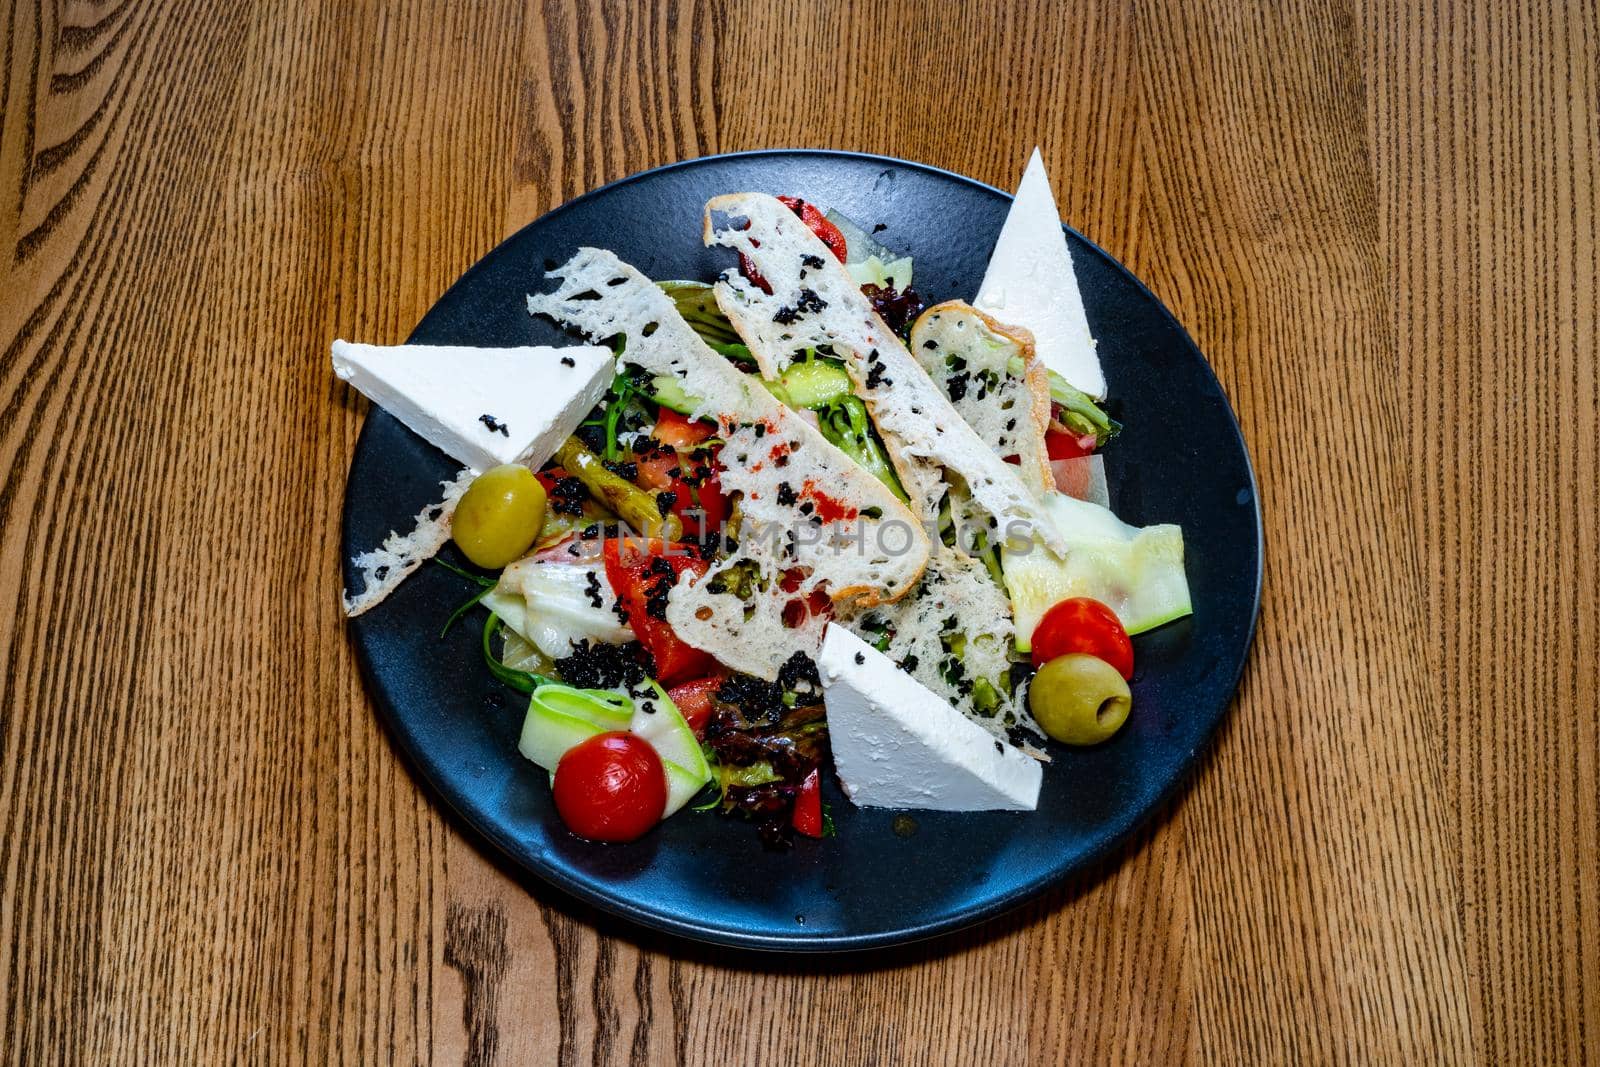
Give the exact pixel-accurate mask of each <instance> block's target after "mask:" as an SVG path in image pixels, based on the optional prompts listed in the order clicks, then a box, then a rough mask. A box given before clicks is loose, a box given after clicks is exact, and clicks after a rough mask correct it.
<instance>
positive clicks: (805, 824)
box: [790, 770, 822, 837]
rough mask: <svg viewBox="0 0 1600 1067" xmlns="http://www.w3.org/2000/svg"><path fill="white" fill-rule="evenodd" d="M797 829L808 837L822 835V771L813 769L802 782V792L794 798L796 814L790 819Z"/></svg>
mask: <svg viewBox="0 0 1600 1067" xmlns="http://www.w3.org/2000/svg"><path fill="white" fill-rule="evenodd" d="M790 822H791V823H793V825H794V828H795V830H797V831H798V832H800V833H802V834H805V835H806V836H807V837H821V836H822V772H821V771H820V770H813V771H812V772H811V773H810V774H808V775H806V780H805V781H803V782H801V783H800V792H799V794H797V795H796V796H795V798H794V816H793V818H791V819H790Z"/></svg>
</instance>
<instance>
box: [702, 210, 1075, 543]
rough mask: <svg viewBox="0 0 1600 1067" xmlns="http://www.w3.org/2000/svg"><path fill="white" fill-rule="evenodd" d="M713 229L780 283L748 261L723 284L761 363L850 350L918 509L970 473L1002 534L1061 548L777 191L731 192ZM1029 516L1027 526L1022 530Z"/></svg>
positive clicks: (934, 504)
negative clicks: (746, 270) (758, 279)
mask: <svg viewBox="0 0 1600 1067" xmlns="http://www.w3.org/2000/svg"><path fill="white" fill-rule="evenodd" d="M703 236H704V239H705V242H706V243H707V244H708V245H709V244H716V245H722V246H724V247H727V248H731V249H733V250H734V251H737V252H739V253H740V254H741V255H743V256H745V257H747V258H748V259H749V260H750V261H751V263H752V264H753V265H754V266H755V268H756V270H757V271H759V273H760V274H761V276H762V278H763V279H764V280H765V282H766V284H767V285H768V286H769V287H770V289H771V291H770V292H767V291H766V290H764V289H762V288H761V287H760V286H757V285H756V284H755V283H754V282H752V281H751V280H750V279H748V278H746V277H745V276H744V275H743V274H741V273H740V272H738V271H731V270H730V271H725V272H724V273H723V275H722V279H721V280H720V281H719V282H718V283H717V287H716V294H717V303H718V305H719V306H720V307H721V308H722V310H723V312H724V313H725V314H726V315H727V316H728V318H729V319H730V320H731V321H732V322H733V324H734V328H735V329H737V330H738V331H739V334H740V336H741V337H743V338H744V340H745V343H746V344H747V345H749V347H750V350H751V352H752V353H753V354H754V356H755V358H756V360H757V362H758V363H759V364H760V366H761V369H762V372H763V373H764V374H766V375H767V376H769V377H771V376H773V375H775V374H777V373H779V372H781V371H782V370H783V369H784V368H785V367H787V366H788V365H789V364H790V363H791V362H793V361H794V360H795V358H796V357H798V356H800V355H801V354H803V353H804V352H805V351H806V350H807V349H815V348H819V347H825V348H828V349H830V350H831V351H832V352H833V354H834V355H835V356H836V357H838V358H840V359H842V360H843V361H844V364H845V366H846V368H847V369H848V370H849V372H850V376H851V378H852V379H853V380H854V382H855V386H856V392H857V393H858V395H860V396H861V398H862V399H863V400H864V401H866V403H867V406H868V407H869V409H870V410H871V412H872V417H873V421H874V423H875V424H876V426H877V428H878V432H879V434H880V435H882V437H883V438H884V443H885V445H886V446H887V447H888V449H889V458H890V460H891V461H892V462H893V463H894V464H895V468H896V471H897V473H899V475H900V478H901V483H902V484H903V485H904V486H905V488H906V491H907V492H908V493H909V494H910V495H911V500H912V508H913V510H914V511H915V512H917V514H918V515H919V517H921V518H922V519H924V521H928V520H931V519H933V517H934V516H935V515H936V513H937V510H938V506H939V502H940V499H941V498H942V497H943V495H944V484H945V479H946V477H947V476H948V475H954V476H956V477H958V478H959V479H960V480H961V481H962V482H964V483H965V486H966V488H967V490H968V491H969V492H970V494H971V497H972V499H973V501H974V502H975V504H976V505H977V507H978V508H979V509H980V510H981V511H982V512H983V513H984V514H985V515H986V516H987V519H988V523H989V525H990V527H991V529H993V530H994V531H995V534H996V537H997V538H1004V537H1010V536H1014V535H1023V536H1028V535H1031V536H1034V537H1037V538H1038V539H1039V540H1040V541H1041V542H1042V543H1043V544H1044V545H1045V546H1047V547H1048V548H1049V549H1050V550H1051V551H1053V552H1055V553H1056V554H1060V553H1062V552H1064V551H1065V549H1066V545H1065V542H1064V541H1063V540H1062V537H1061V534H1060V533H1059V532H1058V531H1057V530H1056V529H1055V527H1054V524H1053V523H1052V522H1051V521H1050V518H1049V515H1048V514H1047V513H1046V511H1045V510H1044V508H1043V507H1042V504H1041V500H1040V492H1041V490H1040V489H1039V488H1038V487H1037V483H1035V484H1031V485H1030V484H1028V483H1027V482H1025V481H1024V480H1023V478H1022V477H1021V476H1020V475H1019V473H1018V471H1017V469H1016V468H1015V467H1013V466H1011V465H1010V464H1008V463H1006V462H1005V461H1004V460H1003V459H1002V458H1001V457H1000V456H998V455H996V454H995V452H994V450H993V449H992V448H990V447H989V445H988V444H987V443H986V442H985V441H984V440H983V439H982V438H981V437H979V436H978V434H977V433H976V432H974V431H973V429H972V427H970V426H968V425H967V424H966V422H965V421H964V420H963V419H962V418H961V416H960V415H958V414H957V413H956V410H955V408H954V407H952V406H951V404H950V401H949V399H948V398H947V397H946V396H945V394H944V393H943V392H941V391H940V390H939V387H938V386H936V385H935V384H934V383H933V380H932V379H930V378H929V377H928V374H927V372H926V371H925V370H923V368H922V365H921V364H920V363H918V362H917V360H916V359H915V358H914V357H913V356H912V355H911V353H910V352H909V351H907V350H906V347H905V345H904V344H902V343H901V341H900V338H899V337H897V336H896V335H895V333H894V331H892V330H890V329H889V328H888V327H887V326H886V325H885V324H884V322H883V320H882V319H881V318H879V317H878V314H877V312H876V311H874V310H873V307H872V304H871V302H870V301H868V300H867V298H866V296H864V295H863V294H862V292H861V289H860V287H859V286H857V285H856V283H855V281H854V280H853V279H851V277H850V276H849V274H848V273H846V272H845V269H844V267H843V266H842V265H841V264H840V263H839V261H838V259H836V258H835V257H834V255H833V254H832V253H831V252H830V251H829V250H828V247H827V246H826V245H825V244H823V243H822V241H821V240H820V239H819V238H818V237H817V236H816V235H815V234H814V233H812V232H811V230H810V229H809V228H807V227H806V225H805V224H804V223H803V222H802V221H801V220H800V218H799V217H798V216H797V215H795V214H794V212H792V211H790V210H789V208H788V207H786V206H785V205H784V204H783V203H782V202H781V201H780V200H778V199H777V198H776V197H773V196H769V195H767V194H765V193H732V194H729V195H726V196H719V197H715V198H714V199H712V200H711V201H710V202H708V203H707V204H706V212H705V220H704V228H703ZM1019 527H1020V529H1019Z"/></svg>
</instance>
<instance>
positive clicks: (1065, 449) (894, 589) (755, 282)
mask: <svg viewBox="0 0 1600 1067" xmlns="http://www.w3.org/2000/svg"><path fill="white" fill-rule="evenodd" d="M700 221H701V226H702V232H703V235H704V239H705V242H706V244H707V245H708V246H717V247H721V248H724V249H727V250H728V252H729V253H730V254H729V256H728V267H727V269H725V270H724V271H722V273H721V274H720V275H719V276H718V277H716V278H714V279H651V278H648V277H646V276H645V275H644V274H642V273H641V272H640V271H639V270H637V269H636V268H635V267H633V266H631V265H630V264H628V263H626V262H624V261H622V260H621V259H619V258H618V257H617V256H616V255H615V254H613V253H611V252H609V251H606V250H604V249H597V248H581V249H579V250H578V251H577V252H576V253H575V254H574V255H573V256H572V257H571V258H570V259H569V260H568V261H567V262H566V263H564V264H560V265H557V266H555V267H554V268H553V269H550V270H549V271H548V275H547V277H545V278H543V279H540V278H530V279H529V287H530V288H531V289H533V290H534V292H532V293H531V294H529V295H527V296H526V301H527V308H528V312H529V314H530V315H533V316H535V317H538V318H541V319H544V320H547V321H550V322H553V323H555V324H557V325H558V326H560V327H561V328H562V329H563V330H565V331H567V332H568V333H569V334H570V335H571V336H572V338H573V343H571V344H568V345H562V346H555V347H547V346H529V347H520V348H492V349H491V348H472V347H460V346H427V345H402V346H375V345H364V344H351V343H348V342H345V341H336V342H334V345H333V363H334V369H335V373H336V374H338V376H339V377H340V378H342V379H344V380H346V381H348V382H350V383H351V384H352V385H353V386H354V387H355V388H357V389H358V390H360V391H361V392H362V393H364V394H365V395H367V396H368V397H369V398H370V399H372V400H373V401H374V402H375V403H377V404H379V405H380V406H382V407H384V408H385V409H386V410H388V411H390V412H391V413H392V414H394V415H395V416H396V417H398V418H399V419H400V420H401V421H402V422H404V423H405V425H406V426H408V427H409V428H411V429H412V430H413V431H415V432H416V433H418V434H419V435H421V436H422V437H423V438H425V439H426V440H427V441H429V442H430V443H432V444H434V445H435V446H437V447H438V448H440V449H441V450H442V451H444V452H445V453H447V454H448V455H449V456H451V457H452V458H453V459H455V460H456V461H458V462H459V463H461V464H462V470H461V473H460V474H459V475H458V476H457V477H456V478H454V479H453V480H451V481H450V482H448V483H446V484H445V485H444V493H443V496H442V499H440V500H439V501H437V502H436V503H433V504H430V505H429V506H428V507H427V508H425V509H423V511H422V512H421V513H420V514H419V515H418V516H417V518H416V522H415V524H414V528H413V529H412V530H411V531H410V532H409V533H406V534H400V533H392V534H391V535H390V536H389V537H388V538H387V539H386V540H385V541H384V543H383V544H382V545H380V546H378V547H376V548H374V549H373V550H371V551H369V552H365V553H362V554H361V555H360V556H358V557H357V558H356V559H355V561H354V563H355V566H356V568H357V569H358V570H359V571H360V572H361V576H362V587H361V588H360V589H359V590H358V591H357V592H355V593H354V594H353V595H352V594H351V593H348V592H347V594H346V597H345V609H346V611H347V613H348V614H350V615H358V614H361V613H362V612H365V611H368V610H371V609H373V608H375V607H377V606H378V605H379V604H380V603H382V601H383V600H384V599H385V598H386V597H387V596H388V594H389V593H391V592H392V591H393V590H394V589H395V588H396V587H397V586H398V585H399V584H400V583H401V582H402V581H403V580H404V579H405V578H406V577H407V576H408V575H410V574H411V573H414V572H415V570H416V569H417V568H418V567H420V566H422V565H424V564H425V563H427V561H429V560H430V559H432V560H434V562H435V565H437V566H440V567H444V568H448V569H449V570H450V571H451V572H453V573H454V574H455V575H456V576H457V577H458V579H459V581H460V582H461V589H462V602H461V604H460V606H459V608H457V609H456V610H455V611H454V613H452V614H451V615H449V616H448V617H447V618H442V619H439V620H436V621H437V625H439V626H440V627H441V630H442V631H447V630H449V629H450V628H452V627H456V626H473V627H476V628H477V629H478V632H479V634H480V640H479V642H478V644H479V649H480V654H481V656H482V659H483V666H484V669H485V670H486V671H488V672H489V673H490V674H491V675H492V676H493V677H494V678H495V679H496V680H497V681H498V683H499V684H502V685H504V686H506V687H508V688H509V689H511V690H514V691H516V692H518V693H520V694H522V695H523V696H525V697H526V700H527V710H526V712H525V713H524V716H523V722H522V728H521V735H520V740H519V743H518V750H519V751H520V753H521V754H522V755H523V756H524V757H526V759H527V760H528V761H529V763H530V765H531V766H530V767H529V771H530V773H542V774H544V775H546V776H547V777H548V779H549V782H550V788H551V792H552V797H553V800H554V804H555V807H556V810H557V811H558V813H559V814H560V816H561V819H562V820H563V822H564V823H565V824H566V826H567V827H568V828H569V829H570V830H571V831H572V832H573V833H575V834H577V835H579V836H580V837H583V838H587V839H590V840H594V841H603V842H620V841H629V840H633V839H635V838H638V837H640V836H642V835H644V834H647V833H649V832H650V831H651V829H652V828H653V827H654V826H655V825H656V824H657V823H659V822H661V821H662V820H664V819H666V818H669V817H672V816H673V815H675V814H676V813H678V812H680V811H682V810H684V809H686V808H689V809H692V810H695V811H699V812H703V813H711V812H715V813H720V814H722V815H725V816H730V817H734V818H736V819H740V820H744V821H747V822H750V823H753V824H754V825H755V826H756V828H757V829H758V831H759V835H760V837H761V839H762V840H763V841H764V842H765V843H767V844H768V845H769V846H771V847H778V848H782V847H788V846H790V845H792V844H793V842H794V841H795V839H796V838H801V837H803V838H822V837H826V836H828V835H829V834H830V833H831V832H832V828H831V819H830V817H829V810H828V806H827V805H826V804H825V803H824V802H823V799H822V798H823V783H824V780H825V779H827V778H830V777H832V778H835V779H836V780H837V781H838V784H839V786H840V788H841V790H842V792H843V795H844V796H845V798H846V799H847V800H848V801H849V802H850V803H853V804H857V805H861V806H864V807H881V808H894V809H933V810H943V811H979V810H1015V811H1031V810H1033V809H1035V808H1036V807H1037V805H1038V798H1039V791H1040V787H1041V784H1042V781H1043V776H1044V774H1046V773H1051V772H1050V771H1049V769H1048V765H1049V764H1050V762H1051V757H1050V754H1049V751H1048V750H1047V741H1048V740H1053V741H1055V742H1059V743H1061V744H1064V745H1069V746H1078V745H1095V744H1101V743H1104V742H1106V741H1107V740H1108V739H1110V738H1111V737H1113V736H1114V735H1115V734H1116V733H1117V731H1118V730H1119V729H1120V727H1121V726H1122V725H1123V723H1124V722H1125V721H1126V720H1127V718H1128V716H1129V715H1130V714H1133V713H1134V711H1133V697H1132V690H1131V689H1130V686H1129V682H1130V681H1131V679H1132V678H1133V673H1134V662H1135V655H1136V649H1135V647H1134V644H1133V641H1132V640H1131V636H1132V635H1137V634H1139V633H1141V632H1144V631H1146V630H1150V629H1153V628H1155V627H1157V626H1161V625H1163V624H1165V623H1167V622H1170V621H1172V620H1174V619H1177V618H1180V617H1182V616H1184V615H1187V614H1189V613H1190V601H1189V590H1188V584H1187V581H1186V578H1185V575H1184V566H1183V535H1182V531H1181V530H1180V529H1179V528H1178V527H1176V526H1173V525H1157V526H1149V527H1143V528H1139V527H1134V526H1130V525H1128V524H1126V523H1124V522H1122V521H1121V520H1119V519H1118V518H1117V517H1116V515H1115V514H1114V513H1113V512H1112V511H1111V509H1110V504H1111V493H1110V491H1109V487H1108V486H1107V483H1106V477H1105V467H1104V464H1103V462H1102V454H1103V450H1104V449H1106V448H1108V447H1113V448H1114V447H1115V439H1116V436H1117V434H1118V432H1119V431H1120V429H1121V427H1120V426H1119V424H1118V423H1117V421H1116V420H1115V419H1113V418H1112V417H1111V416H1110V414H1109V413H1108V410H1107V402H1106V395H1107V383H1106V381H1105V378H1104V375H1103V373H1102V371H1101V367H1100V363H1099V359H1098V356H1097V354H1096V351H1095V342H1094V339H1093V337H1092V335H1091V332H1090V329H1089V324H1088V319H1087V317H1086V315H1085V313H1084V308H1083V300H1082V297H1081V294H1080V293H1079V290H1078V284H1077V279H1076V276H1075V274H1074V272H1073V266H1072V259H1071V254H1070V252H1069V250H1068V248H1067V244H1066V240H1065V235H1064V233H1063V231H1062V228H1061V225H1060V220H1059V218H1058V215H1057V212H1056V208H1055V200H1054V196H1053V194H1052V193H1051V191H1050V187H1049V181H1048V178H1047V177H1046V175H1045V172H1044V167H1043V164H1042V162H1041V161H1040V158H1039V155H1038V153H1037V151H1036V152H1035V153H1034V155H1033V158H1032V159H1031V160H1030V162H1029V164H1028V167H1027V169H1026V171H1025V172H1024V175H1023V179H1022V182H1021V185H1020V187H1019V188H1018V191H1017V196H1016V199H1015V201H1014V202H1013V205H1012V207H1011V210H1010V214H1009V215H1008V217H1007V219H1006V222H1005V225H1004V227H1003V229H1002V231H1001V234H1000V237H999V239H998V241H997V243H996V246H995V249H994V251H993V253H992V256H991V258H990V262H989V266H988V269H987V271H986V273H985V275H984V277H983V278H982V279H981V280H979V281H978V282H977V285H976V290H975V296H974V299H973V300H972V302H971V303H968V302H966V301H964V300H960V299H945V300H942V301H940V302H930V301H929V300H928V299H925V298H924V295H923V293H922V292H921V291H919V289H918V288H917V287H916V285H915V278H914V261H913V256H912V253H913V252H914V251H915V249H912V248H891V247H889V246H888V245H886V244H884V243H881V242H880V241H879V239H878V237H877V236H876V235H875V234H874V233H873V232H871V231H869V230H868V229H866V228H865V227H864V226H863V225H862V222H861V220H855V219H850V218H847V217H845V216H843V215H841V214H839V213H837V212H835V211H831V210H826V209H825V208H823V207H822V206H820V205H818V204H816V203H814V202H812V201H810V200H805V199H800V198H798V197H793V196H782V197H774V196H769V195H766V194H763V193H731V194H728V195H723V196H718V197H715V198H713V199H712V200H711V201H710V202H708V203H707V204H706V206H705V212H704V215H703V217H702V219H701V220H700ZM927 239H929V240H935V239H936V235H928V238H927ZM929 295H930V296H931V295H935V294H929ZM937 295H939V296H945V295H948V294H937ZM521 296H522V294H517V297H518V298H520V297H521ZM450 541H453V542H454V543H455V546H456V549H457V550H458V551H459V557H458V560H459V561H457V562H452V561H451V560H450V559H447V558H444V557H441V556H440V555H439V553H440V551H441V549H443V548H444V546H445V545H446V544H447V543H448V542H450ZM452 555H454V554H452Z"/></svg>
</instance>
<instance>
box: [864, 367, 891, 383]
mask: <svg viewBox="0 0 1600 1067" xmlns="http://www.w3.org/2000/svg"><path fill="white" fill-rule="evenodd" d="M871 367H872V369H871V370H869V371H868V372H867V388H868V389H876V388H878V386H880V385H893V384H894V379H893V378H890V377H887V376H886V375H885V374H884V373H883V364H881V363H873V364H871Z"/></svg>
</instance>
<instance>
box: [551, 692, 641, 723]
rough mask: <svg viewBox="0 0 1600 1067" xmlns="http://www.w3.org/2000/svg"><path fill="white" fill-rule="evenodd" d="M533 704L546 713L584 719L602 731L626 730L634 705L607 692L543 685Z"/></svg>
mask: <svg viewBox="0 0 1600 1067" xmlns="http://www.w3.org/2000/svg"><path fill="white" fill-rule="evenodd" d="M533 702H534V703H536V704H539V705H540V706H541V707H543V708H544V709H545V710H546V711H551V712H554V713H556V714H558V715H567V716H570V717H571V718H574V719H582V720H583V721H584V722H587V723H589V724H590V725H591V726H594V727H597V728H598V729H600V730H626V729H628V728H629V727H630V726H631V725H632V723H633V701H631V700H629V699H628V698H627V697H626V696H623V695H622V694H621V693H614V692H611V691H610V690H606V689H574V688H573V687H572V686H570V685H541V686H540V687H539V688H538V690H536V691H535V692H534V694H533Z"/></svg>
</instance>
